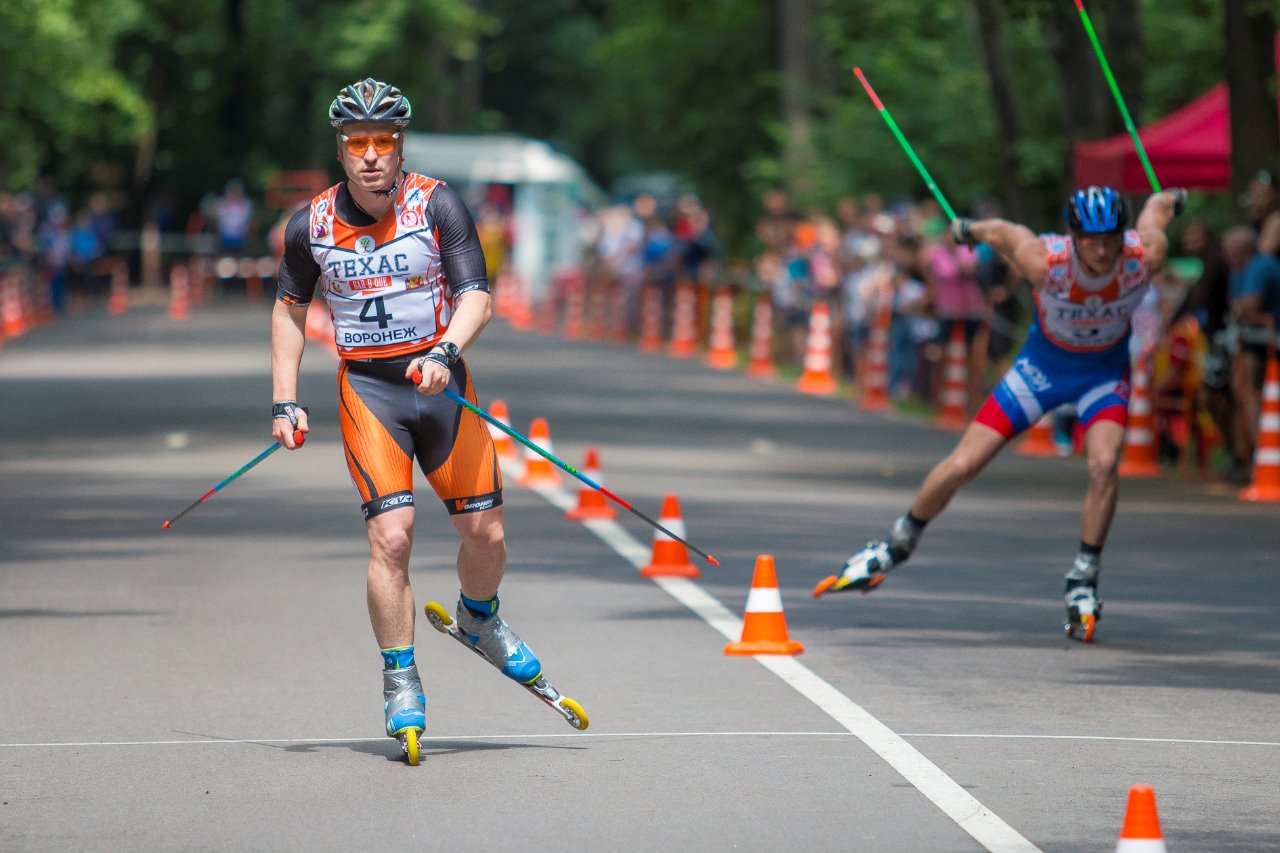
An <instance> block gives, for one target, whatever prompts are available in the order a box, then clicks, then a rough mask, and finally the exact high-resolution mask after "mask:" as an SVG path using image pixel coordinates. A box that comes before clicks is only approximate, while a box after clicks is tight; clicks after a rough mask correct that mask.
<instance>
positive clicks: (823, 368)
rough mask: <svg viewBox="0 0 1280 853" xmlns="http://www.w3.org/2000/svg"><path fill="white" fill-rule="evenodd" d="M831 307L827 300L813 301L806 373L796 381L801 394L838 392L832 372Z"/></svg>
mask: <svg viewBox="0 0 1280 853" xmlns="http://www.w3.org/2000/svg"><path fill="white" fill-rule="evenodd" d="M831 365H832V362H831V309H829V308H828V307H827V303H825V302H815V303H813V308H812V309H811V310H810V312H809V337H808V339H806V341H805V346H804V373H802V374H800V379H799V380H798V381H797V382H796V390H797V391H799V392H800V393H801V394H819V395H822V396H829V395H831V394H834V393H835V392H836V387H837V385H836V377H835V374H833V373H832V372H831Z"/></svg>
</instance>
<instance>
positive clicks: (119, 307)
mask: <svg viewBox="0 0 1280 853" xmlns="http://www.w3.org/2000/svg"><path fill="white" fill-rule="evenodd" d="M128 310H129V265H128V264H127V263H126V262H125V260H124V258H116V260H115V263H113V264H112V265H111V292H110V294H109V295H108V296H107V313H108V314H111V315H112V316H116V315H119V314H123V313H124V312H126V311H128Z"/></svg>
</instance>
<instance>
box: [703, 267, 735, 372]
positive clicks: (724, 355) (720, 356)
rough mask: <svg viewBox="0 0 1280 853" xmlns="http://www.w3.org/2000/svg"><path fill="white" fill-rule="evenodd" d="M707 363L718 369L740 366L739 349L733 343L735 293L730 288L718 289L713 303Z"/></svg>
mask: <svg viewBox="0 0 1280 853" xmlns="http://www.w3.org/2000/svg"><path fill="white" fill-rule="evenodd" d="M707 365H708V366H709V367H714V368H715V369H716V370H732V369H733V368H735V367H737V366H738V349H737V347H735V346H734V343H733V294H732V293H730V292H729V288H727V287H722V288H720V289H719V290H717V291H716V295H715V299H714V300H712V303H711V348H710V349H709V350H708V351H707Z"/></svg>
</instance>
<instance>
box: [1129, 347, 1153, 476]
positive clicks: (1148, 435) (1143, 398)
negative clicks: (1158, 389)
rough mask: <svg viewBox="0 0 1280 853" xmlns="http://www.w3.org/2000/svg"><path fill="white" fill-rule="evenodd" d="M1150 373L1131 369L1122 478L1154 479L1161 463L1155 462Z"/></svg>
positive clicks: (1140, 366)
mask: <svg viewBox="0 0 1280 853" xmlns="http://www.w3.org/2000/svg"><path fill="white" fill-rule="evenodd" d="M1150 385H1151V371H1150V370H1149V369H1148V368H1147V366H1146V364H1143V363H1141V362H1140V363H1138V364H1135V365H1134V366H1133V397H1131V398H1130V400H1129V429H1128V431H1127V432H1126V433H1125V437H1124V461H1123V462H1121V463H1120V476H1122V477H1156V476H1159V475H1160V463H1159V462H1158V461H1157V460H1156V431H1155V429H1154V428H1153V426H1154V425H1153V424H1152V420H1151V395H1150V392H1149V391H1148V390H1147V389H1148V388H1149V387H1150Z"/></svg>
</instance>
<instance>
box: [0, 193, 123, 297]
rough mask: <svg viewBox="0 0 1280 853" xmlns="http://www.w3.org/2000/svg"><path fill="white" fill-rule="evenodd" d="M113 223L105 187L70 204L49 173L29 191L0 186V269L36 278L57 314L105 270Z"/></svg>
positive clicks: (88, 290) (88, 293)
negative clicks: (13, 191) (81, 201)
mask: <svg viewBox="0 0 1280 853" xmlns="http://www.w3.org/2000/svg"><path fill="white" fill-rule="evenodd" d="M115 228H116V217H115V213H114V211H113V209H112V205H111V203H110V200H109V196H108V195H107V194H106V193H104V192H96V193H93V194H91V195H89V196H88V198H87V199H86V200H85V203H84V204H83V205H82V206H81V207H79V208H74V207H73V206H72V205H71V203H70V202H69V201H68V200H67V198H66V196H65V195H63V194H62V193H61V192H59V191H58V189H57V188H56V186H55V185H54V183H53V181H51V180H49V179H47V178H46V179H42V180H41V181H39V182H38V183H37V185H36V187H35V189H33V190H31V191H28V192H19V193H10V192H3V191H0V273H6V274H7V273H16V274H19V275H23V276H34V277H37V279H38V280H39V281H40V282H42V283H43V284H44V286H45V287H47V289H48V294H49V299H50V301H51V302H52V305H53V308H54V310H55V311H57V312H59V313H61V312H63V311H65V310H66V307H67V304H68V302H71V301H85V300H88V299H89V298H90V297H91V295H92V294H93V292H94V291H95V289H96V288H97V287H98V285H99V282H100V280H101V279H102V278H103V277H104V276H107V275H109V273H110V271H109V270H105V269H104V268H103V267H102V265H101V264H100V261H101V260H102V259H103V258H104V257H105V255H106V253H107V247H108V245H109V244H110V241H111V235H112V233H113V232H114V230H115Z"/></svg>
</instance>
